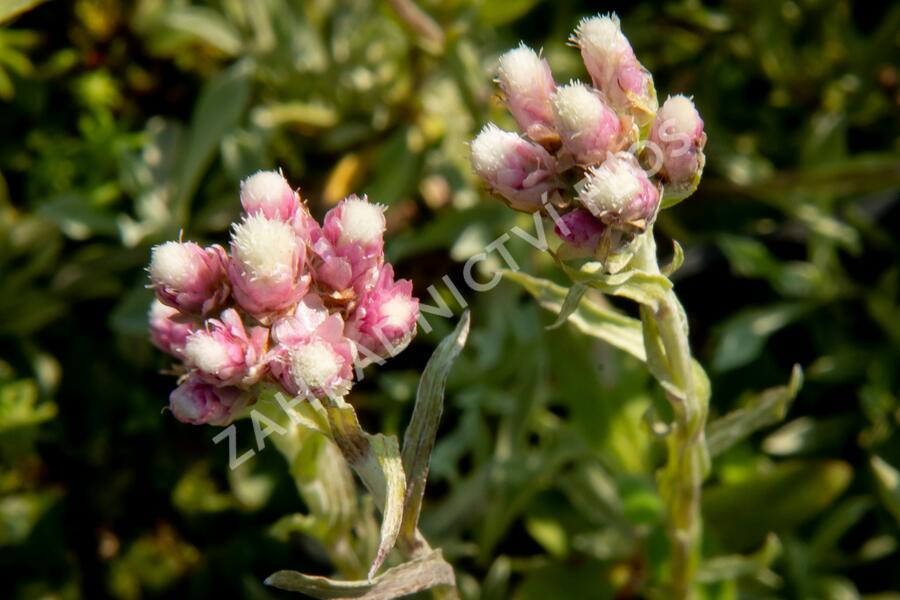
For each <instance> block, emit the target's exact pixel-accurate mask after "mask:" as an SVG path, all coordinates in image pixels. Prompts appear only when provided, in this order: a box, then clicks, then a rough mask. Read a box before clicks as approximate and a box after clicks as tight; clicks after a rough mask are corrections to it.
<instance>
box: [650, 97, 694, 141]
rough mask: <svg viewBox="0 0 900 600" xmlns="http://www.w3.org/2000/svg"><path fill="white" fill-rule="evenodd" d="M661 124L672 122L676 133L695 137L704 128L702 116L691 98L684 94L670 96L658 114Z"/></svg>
mask: <svg viewBox="0 0 900 600" xmlns="http://www.w3.org/2000/svg"><path fill="white" fill-rule="evenodd" d="M657 119H658V120H659V121H660V122H661V123H665V122H666V121H669V122H670V125H671V127H672V128H674V130H675V131H678V132H680V133H684V134H686V135H693V133H694V132H695V131H696V130H697V128H698V127H703V122H702V121H701V120H700V115H699V114H698V113H697V109H696V107H695V106H694V103H693V102H692V101H691V99H690V98H688V97H687V96H684V95H682V94H677V95H675V96H670V97H669V98H668V100H666V101H665V103H663V105H662V107H661V108H660V109H659V112H658V113H657Z"/></svg>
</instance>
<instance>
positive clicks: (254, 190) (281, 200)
mask: <svg viewBox="0 0 900 600" xmlns="http://www.w3.org/2000/svg"><path fill="white" fill-rule="evenodd" d="M299 205H300V201H299V199H298V197H297V194H296V192H294V190H293V189H291V186H290V184H288V182H287V180H286V179H285V178H284V176H283V175H282V174H281V173H280V172H278V171H257V172H256V173H254V174H253V175H251V176H250V177H248V178H247V179H245V180H244V181H242V182H241V206H243V207H244V213H246V214H248V215H256V214H261V215H262V216H264V217H266V218H267V219H274V220H276V221H290V220H291V219H293V217H294V214H295V213H296V212H297V208H298V207H299Z"/></svg>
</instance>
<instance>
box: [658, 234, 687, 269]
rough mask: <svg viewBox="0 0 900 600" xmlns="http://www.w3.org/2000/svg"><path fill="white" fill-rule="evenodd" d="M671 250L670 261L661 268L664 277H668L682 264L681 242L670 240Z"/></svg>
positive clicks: (682, 251)
mask: <svg viewBox="0 0 900 600" xmlns="http://www.w3.org/2000/svg"><path fill="white" fill-rule="evenodd" d="M672 251H673V254H672V262H670V263H669V264H668V265H666V266H665V267H663V268H662V274H663V275H665V276H666V277H669V276H670V275H671V274H672V273H674V272H675V271H677V270H678V269H680V268H681V265H683V264H684V250H683V249H682V248H681V244H679V243H678V242H676V241H675V240H672Z"/></svg>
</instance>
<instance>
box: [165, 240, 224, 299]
mask: <svg viewBox="0 0 900 600" xmlns="http://www.w3.org/2000/svg"><path fill="white" fill-rule="evenodd" d="M227 262H228V257H227V255H226V254H225V250H224V249H223V248H222V247H221V246H210V247H209V248H202V247H200V246H199V245H197V244H195V243H194V242H166V243H164V244H160V245H159V246H154V247H153V249H152V250H151V251H150V268H149V271H150V281H151V284H152V287H153V289H154V290H155V291H156V297H157V298H159V300H160V302H162V303H163V304H167V305H169V306H171V307H173V308H177V309H178V310H180V311H181V312H183V313H186V314H191V315H200V316H205V315H207V314H209V313H211V312H212V311H214V310H215V309H216V308H218V307H219V306H221V305H222V304H223V303H224V302H225V300H226V299H227V297H228V282H227V279H226V278H225V269H226V264H227Z"/></svg>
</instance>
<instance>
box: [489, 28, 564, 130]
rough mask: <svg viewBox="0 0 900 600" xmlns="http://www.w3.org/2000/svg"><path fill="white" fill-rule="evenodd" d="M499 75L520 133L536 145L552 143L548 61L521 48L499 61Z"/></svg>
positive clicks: (526, 47) (509, 52)
mask: <svg viewBox="0 0 900 600" xmlns="http://www.w3.org/2000/svg"><path fill="white" fill-rule="evenodd" d="M498 74H499V82H500V87H501V88H502V89H503V93H504V94H505V95H506V100H507V102H508V104H509V111H510V112H511V113H512V116H513V118H514V119H515V120H516V123H518V124H519V127H520V128H521V129H522V131H523V132H524V133H525V134H526V135H527V136H528V137H530V138H531V139H533V140H534V141H536V142H539V143H543V142H550V141H552V140H553V139H554V138H555V133H554V131H553V107H552V106H551V105H550V95H551V94H552V93H553V91H554V90H555V89H556V84H555V83H554V81H553V74H552V73H551V72H550V65H549V64H547V61H546V60H544V59H542V58H541V57H540V56H538V54H537V53H536V52H535V51H534V50H532V49H531V48H529V47H528V46H526V45H525V44H521V45H520V46H519V47H518V48H514V49H513V50H510V51H508V52H507V53H505V54H504V55H503V56H501V57H500V68H499V70H498Z"/></svg>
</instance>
